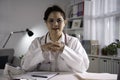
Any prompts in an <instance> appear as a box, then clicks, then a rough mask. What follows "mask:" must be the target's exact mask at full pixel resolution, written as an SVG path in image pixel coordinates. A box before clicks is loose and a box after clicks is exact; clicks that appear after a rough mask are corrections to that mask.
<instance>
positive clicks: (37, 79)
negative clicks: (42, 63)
mask: <svg viewBox="0 0 120 80" xmlns="http://www.w3.org/2000/svg"><path fill="white" fill-rule="evenodd" d="M58 74H59V73H57V72H29V73H26V74H22V75H17V76H15V77H14V79H20V80H48V79H51V78H53V77H55V76H56V75H58Z"/></svg>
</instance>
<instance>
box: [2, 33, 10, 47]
mask: <svg viewBox="0 0 120 80" xmlns="http://www.w3.org/2000/svg"><path fill="white" fill-rule="evenodd" d="M11 35H12V33H10V34H9V36H8V38H7V40H6V42H5V43H4V45H3V47H2V48H5V46H6V44H7V42H8V41H9V39H10V37H11Z"/></svg>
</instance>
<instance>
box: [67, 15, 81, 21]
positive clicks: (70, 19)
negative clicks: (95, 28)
mask: <svg viewBox="0 0 120 80" xmlns="http://www.w3.org/2000/svg"><path fill="white" fill-rule="evenodd" d="M76 19H83V16H79V17H72V18H68V21H72V20H76Z"/></svg>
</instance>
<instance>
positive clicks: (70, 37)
mask: <svg viewBox="0 0 120 80" xmlns="http://www.w3.org/2000/svg"><path fill="white" fill-rule="evenodd" d="M66 36H67V39H68V40H78V38H77V37H75V36H72V35H69V34H66Z"/></svg>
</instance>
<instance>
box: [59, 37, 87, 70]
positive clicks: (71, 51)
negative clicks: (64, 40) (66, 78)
mask: <svg viewBox="0 0 120 80" xmlns="http://www.w3.org/2000/svg"><path fill="white" fill-rule="evenodd" d="M61 58H62V59H63V60H64V61H65V62H66V64H67V65H68V66H69V67H70V68H72V69H73V71H75V72H76V71H77V72H85V71H87V69H88V67H89V59H88V56H87V54H86V51H85V50H84V48H83V47H82V45H81V43H80V41H79V40H78V39H71V40H70V42H69V45H68V46H65V47H64V50H63V53H62V54H61Z"/></svg>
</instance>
